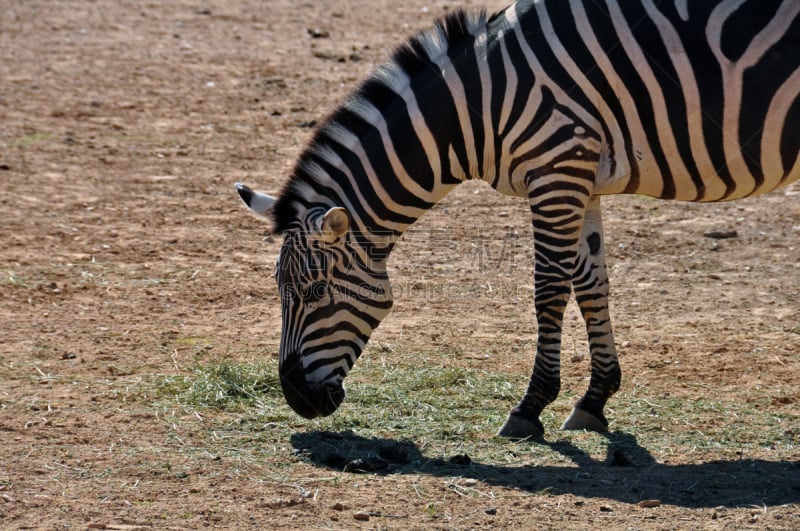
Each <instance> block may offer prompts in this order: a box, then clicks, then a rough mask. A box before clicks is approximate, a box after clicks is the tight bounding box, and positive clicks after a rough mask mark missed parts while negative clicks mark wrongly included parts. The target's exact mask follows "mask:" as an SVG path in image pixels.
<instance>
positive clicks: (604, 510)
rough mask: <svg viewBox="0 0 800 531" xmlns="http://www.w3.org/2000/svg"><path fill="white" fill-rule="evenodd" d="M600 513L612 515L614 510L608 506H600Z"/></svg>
mask: <svg viewBox="0 0 800 531" xmlns="http://www.w3.org/2000/svg"><path fill="white" fill-rule="evenodd" d="M600 512H601V513H613V512H614V509H612V508H611V506H610V505H601V506H600Z"/></svg>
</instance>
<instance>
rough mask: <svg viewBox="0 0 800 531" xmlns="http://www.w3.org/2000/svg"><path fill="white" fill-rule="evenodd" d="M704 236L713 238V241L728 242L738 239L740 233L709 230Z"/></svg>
mask: <svg viewBox="0 0 800 531" xmlns="http://www.w3.org/2000/svg"><path fill="white" fill-rule="evenodd" d="M703 236H705V237H706V238H711V239H712V240H727V239H730V238H738V237H739V233H738V232H736V230H709V231H706V232H705V233H704V234H703Z"/></svg>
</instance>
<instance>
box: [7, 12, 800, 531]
mask: <svg viewBox="0 0 800 531" xmlns="http://www.w3.org/2000/svg"><path fill="white" fill-rule="evenodd" d="M459 5H462V6H468V7H477V6H478V5H479V4H478V3H477V2H474V1H464V2H461V3H460V4H459ZM455 7H456V5H455V4H450V3H448V2H445V1H442V0H433V1H430V2H423V1H420V0H409V1H406V2H389V1H386V0H369V1H367V0H330V1H325V2H310V1H303V0H300V1H296V2H289V1H287V0H265V1H254V0H237V1H210V0H170V1H165V2H134V1H119V2H111V1H77V0H74V1H68V0H60V1H57V2H52V1H43V0H38V1H36V0H24V1H23V0H4V1H3V2H2V3H0V182H1V183H2V186H1V187H0V250H1V252H0V528H4V529H6V528H7V529H13V528H24V529H32V528H35V529H38V528H42V529H49V528H58V529H62V528H87V527H88V528H93V529H100V528H111V529H147V528H153V527H155V528H187V529H189V528H198V527H208V526H210V527H220V528H280V527H283V528H303V529H310V528H326V529H327V528H333V529H348V528H357V527H363V528H400V529H405V528H428V527H431V528H441V529H450V528H454V529H469V528H491V527H500V528H508V527H518V528H537V529H546V528H558V529H561V528H579V529H582V528H586V529H588V528H596V527H600V526H603V527H608V528H636V529H663V528H701V527H708V528H715V529H722V528H726V529H739V528H744V527H767V528H774V529H798V528H800V466H798V463H799V462H800V446H798V444H799V443H800V416H799V415H800V413H799V412H800V187H798V186H797V185H795V186H793V187H790V188H788V189H786V190H782V191H778V192H775V193H772V194H770V195H767V196H764V197H761V198H756V199H752V200H746V201H740V202H736V203H731V204H724V205H687V204H681V203H665V202H659V201H654V200H649V199H646V198H636V197H622V198H620V197H618V198H608V200H606V231H607V234H608V248H609V268H610V273H611V277H612V282H613V294H612V295H613V300H612V304H613V316H614V319H615V325H616V333H617V340H618V343H619V350H620V355H621V358H622V363H623V373H624V385H623V388H622V390H621V391H620V393H619V394H618V395H617V396H616V397H615V399H614V401H613V403H612V404H611V405H610V411H609V417H610V419H611V423H612V430H614V431H612V432H611V433H610V434H608V435H607V436H601V435H597V434H590V433H569V434H566V433H560V432H559V431H558V430H557V427H558V424H559V421H560V420H561V419H563V417H564V415H565V414H566V413H567V412H568V411H569V408H570V405H571V403H572V402H573V401H574V400H575V398H576V397H577V396H578V395H579V393H580V392H581V391H582V390H583V388H584V387H585V385H586V382H587V376H588V373H587V371H588V360H587V359H586V356H585V351H586V342H585V338H584V334H583V332H582V325H581V323H580V320H579V318H578V314H577V312H576V310H575V308H574V307H570V309H569V312H568V318H567V324H566V330H565V341H564V346H565V352H564V369H563V371H564V385H563V389H564V391H563V392H562V397H561V398H560V399H559V401H558V402H556V404H555V405H554V407H553V408H552V409H551V410H549V412H548V415H547V416H546V417H545V419H544V421H545V424H546V427H547V430H548V434H547V438H546V441H544V442H523V443H512V442H509V441H504V440H499V439H496V438H494V437H493V436H492V434H493V433H494V432H495V431H496V430H497V429H498V428H499V426H500V424H501V423H502V421H503V416H504V415H505V412H506V411H507V410H508V408H510V407H511V406H512V405H513V403H514V400H515V398H518V397H519V396H520V393H521V392H522V389H523V388H524V386H525V384H526V381H527V378H528V374H529V371H530V368H531V365H532V353H533V345H532V339H533V332H534V322H533V304H532V286H531V272H532V264H531V252H530V249H529V247H530V246H529V239H530V233H529V230H528V226H529V222H528V220H527V219H526V207H525V204H524V202H520V201H518V200H512V199H509V198H505V197H502V196H500V195H499V194H496V193H494V192H493V191H491V190H490V189H489V188H488V187H486V186H483V185H479V184H476V183H469V184H466V185H463V186H462V187H460V188H458V189H457V190H456V191H454V192H453V193H452V194H451V195H450V196H448V197H447V198H446V200H445V201H444V202H443V203H442V204H441V205H439V206H437V207H436V208H435V209H434V210H433V211H432V212H431V213H430V214H428V215H427V216H426V217H425V218H423V220H421V221H420V223H419V224H418V225H417V226H415V231H414V232H412V233H409V235H408V236H407V237H406V238H405V242H404V243H402V244H401V245H400V246H399V247H398V249H397V251H396V252H395V255H394V256H393V258H392V262H391V267H392V271H393V277H394V279H395V286H396V288H397V289H396V291H397V303H396V306H395V310H394V312H393V314H392V315H391V316H390V317H389V318H388V319H387V320H386V321H385V323H384V324H383V325H382V326H381V328H380V329H379V330H378V331H377V332H376V334H375V336H374V338H373V340H372V342H371V343H370V347H369V348H368V350H367V351H366V352H365V354H364V355H363V356H362V359H361V360H360V362H359V364H358V365H357V366H356V368H355V369H354V371H353V373H352V374H351V376H350V378H349V380H351V392H350V398H348V401H347V402H346V403H345V404H344V405H343V407H342V411H341V412H340V413H337V415H335V416H334V417H332V418H327V419H322V420H318V421H313V422H306V421H303V420H302V419H299V418H297V417H295V416H294V415H293V414H292V413H291V412H290V411H289V409H288V407H287V406H286V405H284V404H283V403H282V401H281V399H280V395H279V394H277V393H278V392H277V391H276V390H275V387H274V385H272V384H274V381H273V382H272V384H263V385H262V384H257V385H253V386H252V389H254V390H256V391H257V393H256V394H258V393H262V394H260V395H258V396H253V393H252V392H249V394H247V396H245V397H244V398H245V399H246V400H245V399H242V400H240V401H238V402H237V400H238V399H237V398H236V396H234V395H236V393H235V392H231V391H230V390H229V391H225V392H222V394H221V395H220V394H219V393H218V395H219V396H217V399H218V400H216V402H215V401H214V400H206V399H204V400H198V399H197V396H198V395H197V393H196V390H197V388H198V382H200V380H202V379H203V378H206V379H207V380H208V381H209V382H210V385H212V386H213V385H216V383H215V382H216V380H214V378H215V377H218V376H219V374H218V373H219V371H218V373H214V370H217V369H220V368H222V369H220V370H222V372H224V369H225V368H226V367H227V368H229V369H231V368H232V370H233V372H234V373H237V371H238V372H244V371H247V370H250V369H252V368H253V367H255V368H256V370H257V371H261V372H263V373H264V374H267V375H272V377H274V365H275V363H276V361H275V354H276V351H277V346H278V341H279V326H280V313H279V303H278V298H277V292H276V288H275V285H274V283H273V280H272V272H273V268H274V262H275V257H276V254H277V250H278V243H277V242H272V243H270V242H265V241H263V240H264V230H265V227H264V226H263V225H262V224H261V222H260V221H258V220H256V219H254V218H252V217H249V216H248V215H246V213H245V212H244V211H243V209H242V208H241V207H240V205H239V204H238V202H237V200H236V197H235V196H234V193H233V189H232V183H234V182H236V181H244V182H248V183H251V184H253V185H256V186H257V187H258V188H261V189H265V190H268V191H276V190H277V189H278V187H279V185H280V183H281V182H282V180H283V179H284V178H285V177H286V176H287V175H288V172H289V171H290V169H291V165H292V162H293V159H294V157H295V156H296V155H297V154H298V152H299V150H300V149H301V148H302V145H303V144H304V142H305V141H307V140H308V138H309V136H310V135H311V133H312V131H313V126H314V123H315V121H319V120H320V119H321V118H323V117H324V116H325V114H327V113H328V112H329V111H330V110H331V109H332V108H333V107H334V106H335V105H336V103H337V102H338V101H341V99H342V98H343V97H344V95H345V94H346V93H347V91H348V90H350V89H351V88H352V87H354V85H355V83H356V82H357V80H358V79H360V78H361V77H362V76H364V75H365V74H366V73H368V72H369V71H370V70H371V69H372V68H373V67H374V66H375V65H376V64H378V63H379V62H380V61H382V60H384V59H385V58H386V56H387V54H388V53H390V51H391V49H392V47H393V46H394V45H396V44H397V43H399V42H401V40H402V39H403V38H405V37H406V36H408V35H409V34H411V33H412V32H414V31H416V30H418V29H421V28H423V27H426V26H427V25H429V23H430V21H431V20H432V19H433V18H434V17H436V16H440V15H443V14H444V13H445V12H446V10H448V9H453V8H455ZM487 7H489V8H490V9H497V8H499V7H502V3H501V2H497V1H494V2H491V4H489V5H488V6H487ZM733 230H735V231H736V237H733V238H728V239H711V238H708V237H705V236H704V234H705V233H706V232H707V231H723V232H724V231H733ZM212 373H213V374H212ZM214 374H217V376H214ZM227 377H229V378H232V377H236V375H235V374H234V375H233V376H232V375H231V374H228V375H227ZM426 378H428V379H427V380H426ZM412 380H413V382H416V383H413V385H410V384H408V382H409V381H412ZM258 381H260V380H258ZM487 382H488V383H487ZM409 385H410V386H409ZM492 386H494V387H492ZM486 388H491V389H494V391H492V392H485V389H486ZM193 392H194V393H195V394H192V393H193ZM368 392H371V393H374V394H375V396H372V397H371V396H368ZM395 392H396V393H397V394H394V393H395ZM225 393H227V394H225ZM448 393H450V394H448ZM492 393H494V394H492ZM212 394H213V393H212ZM215 396H216V395H215ZM410 396H413V400H412V402H413V403H415V404H416V406H417V407H410V408H406V407H405V406H403V408H401V407H400V405H398V404H406V402H405V401H408V400H409V397H410ZM442 397H444V398H446V400H445V399H443V398H442ZM212 398H213V397H212ZM489 398H491V400H493V401H492V402H490V403H489V402H485V401H484V399H486V400H488V399H489ZM437 404H440V405H438V406H437ZM443 411H444V412H446V414H443V413H442V412H443ZM458 415H466V416H465V417H459V416H458ZM464 418H466V419H468V420H466V421H465V420H463V419H464ZM452 419H455V420H452ZM458 419H462V420H458ZM476 419H477V420H476ZM358 459H361V461H358ZM353 463H356V465H353ZM359 463H360V464H359ZM345 468H347V471H345V470H344V469H345ZM359 469H367V471H366V472H367V473H361V470H359ZM652 499H657V500H659V502H660V503H652V504H651V505H653V506H651V507H646V506H642V504H639V502H640V501H641V500H652ZM644 505H646V504H644ZM656 505H657V506H656ZM357 511H363V512H364V513H366V514H363V515H359V516H358V518H361V519H357V518H356V512H357Z"/></svg>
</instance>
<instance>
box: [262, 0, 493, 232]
mask: <svg viewBox="0 0 800 531" xmlns="http://www.w3.org/2000/svg"><path fill="white" fill-rule="evenodd" d="M486 25H487V17H486V12H485V10H480V11H466V10H463V9H457V10H455V11H453V12H451V13H449V14H448V15H446V16H445V17H443V18H440V19H438V20H436V21H435V22H434V25H433V27H432V28H430V29H427V30H423V31H421V32H420V33H417V34H416V35H414V36H413V37H411V38H409V39H408V40H407V41H406V42H405V43H404V44H402V45H400V46H399V47H398V48H397V49H396V50H395V51H394V53H393V54H392V56H391V58H390V60H389V61H388V62H386V63H384V64H383V65H381V66H379V67H378V68H376V69H375V71H374V72H373V73H372V74H371V75H370V76H369V77H367V79H366V80H365V81H363V82H362V83H361V85H360V86H359V87H358V88H357V89H356V90H355V91H354V92H352V93H351V95H350V96H349V97H348V98H347V100H346V101H345V102H344V103H342V104H341V105H340V106H339V107H338V108H337V109H336V110H334V111H333V112H332V113H331V114H330V115H329V116H328V117H327V118H326V119H325V120H324V121H323V122H322V123H321V125H320V126H319V127H318V129H317V131H316V132H315V133H314V136H313V137H312V139H311V142H310V144H309V145H308V147H307V148H306V149H305V150H304V151H303V153H302V154H301V155H300V157H299V158H298V160H297V163H296V165H295V167H294V170H293V172H292V176H291V178H290V179H289V181H288V182H287V183H286V184H285V185H284V186H283V188H282V189H281V191H280V193H279V194H278V200H277V201H276V203H275V206H274V208H273V210H272V219H273V223H274V229H273V231H274V232H275V233H277V234H281V233H283V232H284V231H286V230H287V229H289V228H290V227H291V226H292V225H293V223H296V222H297V221H298V215H299V213H300V212H301V208H302V210H308V209H310V208H313V207H315V206H318V207H323V208H328V207H330V206H342V205H341V199H340V198H338V197H336V196H335V195H334V192H333V191H332V190H331V189H330V188H329V187H328V186H326V184H325V182H330V180H331V178H333V176H330V175H328V173H327V172H326V171H325V170H324V169H322V168H321V167H320V165H319V163H318V162H316V160H320V159H322V160H329V159H330V152H331V150H330V148H329V147H328V146H330V144H331V143H332V142H337V141H339V140H340V139H341V138H342V136H343V135H342V131H343V130H348V125H349V124H350V123H351V120H349V119H348V115H349V114H350V113H351V111H350V110H349V109H350V108H353V107H357V106H358V105H359V103H360V102H364V101H367V102H370V103H371V104H372V105H374V106H375V107H376V108H377V109H378V110H379V111H382V110H385V109H386V108H387V107H389V106H390V105H392V104H393V102H394V101H396V100H397V99H399V98H400V97H401V96H400V94H402V93H403V91H405V90H410V86H409V83H410V81H409V80H412V81H413V80H414V79H415V78H416V77H417V76H418V75H421V74H423V73H425V72H430V73H435V75H441V61H442V59H443V58H445V57H446V56H447V54H448V50H451V49H453V48H456V47H458V46H459V44H461V43H463V42H466V41H468V40H469V39H472V38H474V37H475V36H476V35H478V34H479V33H480V32H481V31H483V30H484V29H485V28H486ZM351 133H354V134H356V135H357V134H358V132H357V131H355V132H353V131H352V130H351Z"/></svg>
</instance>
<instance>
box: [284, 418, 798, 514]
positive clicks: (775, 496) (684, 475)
mask: <svg viewBox="0 0 800 531" xmlns="http://www.w3.org/2000/svg"><path fill="white" fill-rule="evenodd" d="M606 438H607V439H608V449H607V455H606V457H605V459H603V460H598V459H595V458H593V457H592V456H591V455H589V454H588V453H586V452H585V451H583V450H581V449H580V448H578V447H576V446H575V445H573V444H572V443H570V442H567V441H557V442H545V441H536V442H527V441H525V442H520V443H509V445H510V448H509V451H510V452H513V451H514V445H517V444H519V445H523V444H524V445H531V444H543V445H545V446H548V447H549V448H551V449H552V450H553V451H555V452H557V453H559V454H561V455H562V456H564V457H566V458H567V459H569V460H570V461H572V463H571V464H564V465H547V466H530V465H501V464H489V463H479V462H476V461H473V460H472V459H471V458H470V457H469V456H468V455H466V454H461V455H452V456H449V457H443V458H439V457H428V456H425V455H423V454H422V452H420V450H419V449H418V448H417V447H416V445H414V443H413V442H411V441H406V440H395V439H382V438H368V437H362V436H360V435H356V434H355V433H353V432H351V431H341V432H330V431H312V432H305V433H295V434H293V435H292V437H291V444H292V446H293V447H294V449H295V452H296V453H297V454H298V455H300V456H302V457H304V458H305V459H308V460H309V461H310V462H311V463H313V464H314V465H316V466H319V467H323V468H326V469H331V470H337V471H340V472H350V473H362V474H364V473H365V474H375V475H389V474H427V475H431V476H437V477H447V478H459V477H460V478H473V479H476V480H479V481H481V482H483V483H485V484H487V485H493V486H501V487H508V488H514V489H520V490H524V491H527V492H534V493H536V492H547V493H549V494H554V495H559V494H573V495H575V496H581V497H587V498H604V499H614V500H617V501H620V502H624V503H631V504H635V503H637V502H639V501H641V500H648V499H657V500H660V501H661V502H662V503H667V504H671V505H676V506H681V507H687V508H703V507H718V506H727V507H735V506H747V505H757V506H763V505H770V506H776V505H783V504H789V503H798V502H800V462H795V461H766V460H761V459H737V460H733V461H710V462H706V463H695V464H682V465H672V464H669V463H658V462H656V460H655V459H654V458H653V456H652V455H651V454H650V453H649V452H648V451H647V450H646V449H644V448H643V447H641V446H640V445H639V444H638V442H637V441H636V438H635V437H634V436H633V435H630V434H627V433H624V432H613V433H608V434H606Z"/></svg>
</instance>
